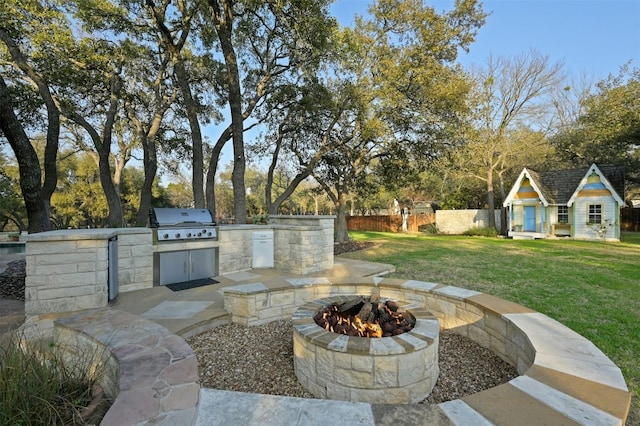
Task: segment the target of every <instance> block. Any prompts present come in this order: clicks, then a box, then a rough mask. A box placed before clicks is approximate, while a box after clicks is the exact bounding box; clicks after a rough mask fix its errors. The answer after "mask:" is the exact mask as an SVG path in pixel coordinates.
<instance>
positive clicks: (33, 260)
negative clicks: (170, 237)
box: [25, 228, 153, 316]
mask: <svg viewBox="0 0 640 426" xmlns="http://www.w3.org/2000/svg"><path fill="white" fill-rule="evenodd" d="M114 236H118V256H119V257H118V264H119V265H118V266H119V272H118V277H119V279H120V280H121V283H122V285H123V289H124V290H131V289H137V288H145V287H148V286H150V285H152V276H153V274H152V264H151V262H152V258H151V256H150V254H151V231H150V230H149V229H147V228H127V229H89V230H87V229H73V230H59V231H50V232H43V233H38V234H31V235H28V236H27V237H26V238H25V239H26V242H27V244H26V274H27V276H26V279H25V286H26V289H25V313H26V314H27V315H28V316H31V315H40V314H49V313H60V312H70V311H76V310H80V309H92V308H100V307H103V306H106V305H107V277H108V240H109V238H111V237H114Z"/></svg>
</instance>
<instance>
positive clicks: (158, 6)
mask: <svg viewBox="0 0 640 426" xmlns="http://www.w3.org/2000/svg"><path fill="white" fill-rule="evenodd" d="M172 3H173V2H171V1H170V0H162V1H161V2H160V3H156V2H154V1H153V0H145V4H146V5H147V7H148V8H149V9H150V11H151V13H152V16H153V20H154V22H155V28H156V29H157V32H158V33H159V36H160V45H161V46H162V48H163V49H166V51H167V53H168V56H169V58H170V62H171V65H172V68H173V73H174V75H175V79H176V84H177V86H178V89H179V91H180V93H181V96H182V103H183V104H184V107H185V114H186V117H187V120H188V122H189V129H190V131H191V153H192V162H191V169H192V187H193V196H194V205H195V207H196V208H203V207H205V194H204V187H203V185H204V155H203V138H202V131H201V128H200V121H199V119H198V113H199V112H200V111H201V110H202V107H201V105H200V104H199V102H198V101H197V99H196V97H194V96H193V92H192V89H191V81H190V80H191V79H190V76H189V71H188V69H187V68H188V65H189V63H188V61H187V58H188V55H185V53H184V50H186V49H185V44H186V43H187V40H188V38H189V35H190V32H191V29H192V26H193V21H194V19H195V18H196V14H197V11H198V9H197V8H198V3H197V2H195V1H179V2H177V3H176V4H175V5H173V4H172ZM170 5H171V6H172V8H169V6H170ZM167 14H170V16H167ZM173 14H177V15H178V16H177V17H175V16H174V15H173ZM192 69H193V67H192Z"/></svg>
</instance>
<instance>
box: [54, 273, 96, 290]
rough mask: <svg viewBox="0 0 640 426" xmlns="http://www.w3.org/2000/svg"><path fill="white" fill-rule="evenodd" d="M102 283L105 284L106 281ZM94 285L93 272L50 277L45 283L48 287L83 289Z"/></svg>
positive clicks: (94, 277)
mask: <svg viewBox="0 0 640 426" xmlns="http://www.w3.org/2000/svg"><path fill="white" fill-rule="evenodd" d="M104 283H105V284H106V280H105V281H104ZM94 284H96V273H95V272H82V273H75V274H57V275H51V276H49V279H48V282H47V285H48V286H50V287H84V286H86V285H94Z"/></svg>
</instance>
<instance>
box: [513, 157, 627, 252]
mask: <svg viewBox="0 0 640 426" xmlns="http://www.w3.org/2000/svg"><path fill="white" fill-rule="evenodd" d="M503 206H504V207H506V209H507V229H508V235H509V236H510V237H512V238H514V239H515V238H550V237H563V236H564V237H572V238H576V239H585V240H610V241H619V240H620V208H622V207H624V206H625V203H624V166H620V165H615V164H605V165H600V166H598V165H596V164H592V165H591V166H589V167H583V168H576V169H567V170H554V171H545V172H537V171H535V170H531V169H527V168H526V167H525V168H524V169H523V170H522V172H521V173H520V175H519V176H518V178H517V179H516V181H515V183H514V185H513V187H512V188H511V191H509V194H508V195H507V198H506V199H505V201H504V203H503Z"/></svg>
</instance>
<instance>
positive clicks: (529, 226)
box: [523, 206, 536, 232]
mask: <svg viewBox="0 0 640 426" xmlns="http://www.w3.org/2000/svg"><path fill="white" fill-rule="evenodd" d="M523 230H524V231H525V232H535V231H536V206H525V207H524V228H523Z"/></svg>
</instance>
